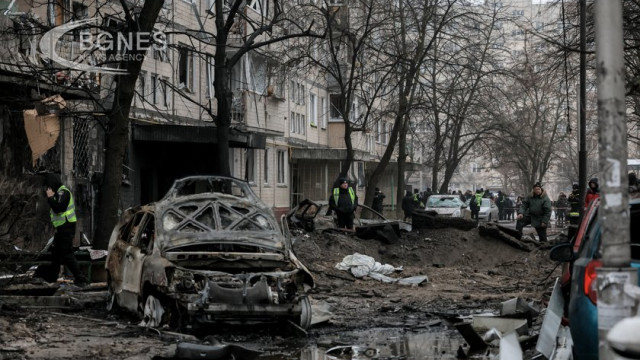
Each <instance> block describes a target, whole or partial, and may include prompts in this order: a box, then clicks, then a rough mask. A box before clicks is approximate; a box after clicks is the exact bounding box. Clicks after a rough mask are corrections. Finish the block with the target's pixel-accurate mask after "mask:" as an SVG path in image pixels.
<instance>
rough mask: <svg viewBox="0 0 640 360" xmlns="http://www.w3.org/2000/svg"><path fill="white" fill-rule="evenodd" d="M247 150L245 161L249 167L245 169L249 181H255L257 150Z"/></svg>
mask: <svg viewBox="0 0 640 360" xmlns="http://www.w3.org/2000/svg"><path fill="white" fill-rule="evenodd" d="M245 151H246V158H245V163H246V166H247V168H246V169H245V177H246V180H247V181H248V182H250V183H254V182H255V181H256V166H255V165H256V164H255V150H254V149H246V150H245Z"/></svg>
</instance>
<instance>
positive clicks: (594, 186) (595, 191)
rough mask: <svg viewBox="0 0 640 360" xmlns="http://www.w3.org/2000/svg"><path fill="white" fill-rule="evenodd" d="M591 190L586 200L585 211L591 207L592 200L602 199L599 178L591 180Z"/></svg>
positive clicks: (589, 189) (588, 191)
mask: <svg viewBox="0 0 640 360" xmlns="http://www.w3.org/2000/svg"><path fill="white" fill-rule="evenodd" d="M588 185H589V188H588V189H587V195H585V198H584V207H585V209H586V208H587V206H589V203H590V202H591V200H593V199H595V198H598V197H600V187H599V186H598V178H593V179H591V180H589V184H588Z"/></svg>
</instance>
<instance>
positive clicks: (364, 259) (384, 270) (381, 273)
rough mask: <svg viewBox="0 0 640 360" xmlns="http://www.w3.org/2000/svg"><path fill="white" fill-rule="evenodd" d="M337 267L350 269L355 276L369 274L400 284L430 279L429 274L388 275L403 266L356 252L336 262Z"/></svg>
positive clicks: (416, 282) (386, 281)
mask: <svg viewBox="0 0 640 360" xmlns="http://www.w3.org/2000/svg"><path fill="white" fill-rule="evenodd" d="M336 269H338V270H343V271H350V272H351V274H353V276H355V277H357V278H362V277H365V276H368V277H370V278H372V279H375V280H378V281H381V282H384V283H397V284H400V285H419V284H421V283H423V282H425V281H428V278H427V276H411V277H407V278H404V279H396V278H392V277H389V276H387V275H388V274H392V273H394V272H400V271H402V270H403V268H402V266H400V267H393V266H392V265H389V264H384V265H382V264H380V263H379V262H377V261H376V260H375V259H374V258H372V257H371V256H367V255H362V254H358V253H355V254H353V255H347V256H345V257H344V259H342V261H341V262H340V263H338V264H336Z"/></svg>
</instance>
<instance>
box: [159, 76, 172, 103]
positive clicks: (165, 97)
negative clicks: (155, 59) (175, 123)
mask: <svg viewBox="0 0 640 360" xmlns="http://www.w3.org/2000/svg"><path fill="white" fill-rule="evenodd" d="M168 81H169V78H167V77H163V78H162V80H161V81H160V89H162V105H163V106H164V107H169V103H170V101H169V91H168V89H167V82H168Z"/></svg>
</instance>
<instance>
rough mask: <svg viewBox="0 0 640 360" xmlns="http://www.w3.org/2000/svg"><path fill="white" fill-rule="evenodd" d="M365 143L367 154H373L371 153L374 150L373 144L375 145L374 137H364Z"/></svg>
mask: <svg viewBox="0 0 640 360" xmlns="http://www.w3.org/2000/svg"><path fill="white" fill-rule="evenodd" d="M365 141H366V144H365V146H366V150H367V152H369V153H373V151H374V150H375V144H376V141H375V136H374V135H366V138H365Z"/></svg>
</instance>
